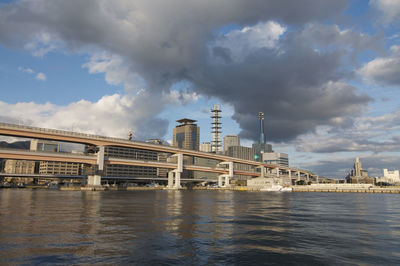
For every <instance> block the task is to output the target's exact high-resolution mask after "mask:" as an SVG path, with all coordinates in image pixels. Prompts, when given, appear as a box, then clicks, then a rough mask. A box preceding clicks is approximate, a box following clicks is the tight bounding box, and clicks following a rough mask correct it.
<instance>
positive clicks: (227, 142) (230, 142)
mask: <svg viewBox="0 0 400 266" xmlns="http://www.w3.org/2000/svg"><path fill="white" fill-rule="evenodd" d="M232 146H240V138H239V137H238V136H236V135H227V136H225V137H224V153H225V154H226V153H227V152H228V149H229V147H232Z"/></svg>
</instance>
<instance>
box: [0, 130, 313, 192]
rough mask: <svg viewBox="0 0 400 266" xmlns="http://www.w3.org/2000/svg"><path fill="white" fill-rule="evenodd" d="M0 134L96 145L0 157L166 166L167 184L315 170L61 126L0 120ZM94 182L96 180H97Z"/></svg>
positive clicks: (6, 152) (8, 151) (8, 153)
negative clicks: (192, 174)
mask: <svg viewBox="0 0 400 266" xmlns="http://www.w3.org/2000/svg"><path fill="white" fill-rule="evenodd" d="M0 135H3V136H12V137H22V138H32V139H44V140H53V141H62V142H70V143H80V144H87V145H93V146H97V147H99V152H97V154H96V155H86V154H74V153H62V152H37V151H27V150H11V149H0V158H3V159H23V160H36V161H60V162H75V163H84V164H90V165H98V167H99V170H103V167H104V165H106V164H123V165H133V166H146V167H157V168H166V169H169V173H168V183H169V186H170V187H176V188H178V187H180V182H181V178H180V176H181V173H182V172H183V170H192V171H201V172H210V173H217V174H218V175H219V178H218V183H219V185H221V186H222V184H223V183H225V186H226V185H227V184H229V180H230V179H231V178H233V175H247V176H253V177H264V176H266V175H268V173H272V172H275V174H276V176H277V177H279V176H280V175H287V176H289V178H294V179H295V178H296V179H300V176H306V177H307V179H308V178H310V177H312V176H314V177H317V176H316V175H315V174H313V173H311V172H309V171H307V170H302V169H297V168H291V167H284V166H277V165H271V164H266V163H264V162H257V161H250V160H244V159H239V158H234V157H229V156H225V155H219V154H213V153H207V152H200V151H193V150H186V149H180V148H175V147H170V146H164V145H157V144H151V143H147V142H140V141H130V140H125V139H120V138H112V137H104V136H97V135H91V134H84V133H77V132H70V131H64V130H54V129H46V128H38V127H30V126H21V125H14V124H7V123H0ZM106 146H113V147H126V148H135V149H141V150H148V151H155V152H163V153H169V154H171V155H172V156H171V157H176V158H177V160H176V161H177V162H176V163H171V162H158V161H146V160H133V159H123V158H113V157H106V156H104V147H106ZM183 156H193V157H199V158H207V159H213V160H216V161H219V162H220V163H219V164H218V165H217V166H216V167H215V168H212V167H205V166H198V165H187V164H184V162H183ZM234 163H239V164H244V165H250V166H252V167H254V168H258V169H259V170H260V171H254V172H246V171H238V170H234V167H233V164H234ZM317 178H318V177H317ZM97 179H99V178H97ZM94 182H95V183H98V182H99V180H97V181H94Z"/></svg>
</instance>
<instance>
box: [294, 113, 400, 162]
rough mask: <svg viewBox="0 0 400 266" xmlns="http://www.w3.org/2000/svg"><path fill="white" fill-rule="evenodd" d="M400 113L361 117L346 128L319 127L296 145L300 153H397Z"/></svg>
mask: <svg viewBox="0 0 400 266" xmlns="http://www.w3.org/2000/svg"><path fill="white" fill-rule="evenodd" d="M399 124H400V109H398V110H397V111H395V112H392V113H388V114H384V115H381V116H360V117H356V118H354V119H353V121H352V122H351V123H348V125H347V126H345V127H342V128H341V127H338V126H336V127H334V126H325V127H319V128H318V129H317V130H316V132H313V133H309V134H305V135H302V136H299V137H298V138H297V139H296V140H294V141H293V142H292V144H293V145H294V146H295V147H296V150H297V151H300V152H313V153H336V152H373V153H374V154H378V153H385V152H397V151H399V150H400V126H399Z"/></svg>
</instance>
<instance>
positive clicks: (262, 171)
mask: <svg viewBox="0 0 400 266" xmlns="http://www.w3.org/2000/svg"><path fill="white" fill-rule="evenodd" d="M257 168H260V169H261V170H260V171H261V174H260V177H262V178H264V177H265V167H264V166H262V165H260V166H257Z"/></svg>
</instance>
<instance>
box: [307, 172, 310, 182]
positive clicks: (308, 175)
mask: <svg viewBox="0 0 400 266" xmlns="http://www.w3.org/2000/svg"><path fill="white" fill-rule="evenodd" d="M306 175H307V182H309V181H310V174H309V173H307V174H306Z"/></svg>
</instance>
